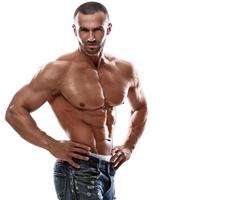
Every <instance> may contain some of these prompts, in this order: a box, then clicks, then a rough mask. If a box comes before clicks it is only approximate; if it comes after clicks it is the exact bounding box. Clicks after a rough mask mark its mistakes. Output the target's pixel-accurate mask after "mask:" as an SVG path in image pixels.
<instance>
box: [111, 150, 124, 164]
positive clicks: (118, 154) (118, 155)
mask: <svg viewBox="0 0 245 200" xmlns="http://www.w3.org/2000/svg"><path fill="white" fill-rule="evenodd" d="M121 155H122V152H121V151H118V152H117V153H115V154H114V155H113V156H112V157H111V160H110V161H111V162H112V163H114V162H116V161H117V159H118V158H119V157H120V156H121Z"/></svg>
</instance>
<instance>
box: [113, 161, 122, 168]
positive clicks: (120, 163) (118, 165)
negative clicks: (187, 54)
mask: <svg viewBox="0 0 245 200" xmlns="http://www.w3.org/2000/svg"><path fill="white" fill-rule="evenodd" d="M124 162H125V161H121V162H119V163H118V164H117V166H115V167H113V168H114V169H115V170H117V169H118V168H119V167H120V166H121V165H122V164H123V163H124Z"/></svg>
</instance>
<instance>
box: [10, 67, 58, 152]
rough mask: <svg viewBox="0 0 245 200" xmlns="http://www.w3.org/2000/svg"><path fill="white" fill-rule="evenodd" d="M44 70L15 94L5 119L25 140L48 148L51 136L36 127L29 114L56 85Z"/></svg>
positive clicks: (44, 99) (50, 93) (45, 99)
mask: <svg viewBox="0 0 245 200" xmlns="http://www.w3.org/2000/svg"><path fill="white" fill-rule="evenodd" d="M46 72H47V70H46V71H43V70H42V71H40V72H39V73H38V74H37V76H35V77H34V78H33V79H32V81H31V82H30V83H29V84H28V85H26V86H24V87H23V88H21V89H20V90H19V91H18V92H17V93H16V94H15V96H14V97H13V99H12V101H11V102H10V105H9V107H8V109H7V111H6V120H7V122H8V123H9V124H10V125H11V126H12V127H13V128H14V129H15V130H16V131H17V132H18V133H19V134H20V136H21V137H23V138H24V139H25V140H27V141H28V142H30V143H32V144H34V145H36V146H39V147H42V148H45V149H47V150H48V149H49V144H50V142H51V141H52V138H51V137H49V136H48V135H46V134H45V133H44V132H43V131H41V130H40V129H39V128H38V126H37V124H36V122H35V121H34V119H33V118H32V117H31V114H30V113H31V112H33V111H34V110H36V109H38V108H39V107H40V106H41V105H42V104H44V103H45V102H46V101H47V98H48V97H49V96H50V95H52V92H54V91H55V88H56V85H55V84H54V82H52V81H51V76H50V77H49V75H47V73H46ZM49 79H50V80H49Z"/></svg>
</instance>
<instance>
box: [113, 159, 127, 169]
mask: <svg viewBox="0 0 245 200" xmlns="http://www.w3.org/2000/svg"><path fill="white" fill-rule="evenodd" d="M123 162H125V159H124V157H123V156H120V157H119V158H118V159H117V160H116V162H115V163H113V164H112V166H113V167H114V168H115V169H118V168H119V166H121V164H122V163H123Z"/></svg>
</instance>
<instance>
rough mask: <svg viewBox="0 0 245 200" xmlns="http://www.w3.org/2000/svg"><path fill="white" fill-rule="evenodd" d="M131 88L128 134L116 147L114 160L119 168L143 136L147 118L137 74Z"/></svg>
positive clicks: (129, 92) (144, 100) (129, 93)
mask: <svg viewBox="0 0 245 200" xmlns="http://www.w3.org/2000/svg"><path fill="white" fill-rule="evenodd" d="M133 82H134V83H133V85H132V86H131V87H130V88H129V91H128V99H129V102H130V105H131V108H132V111H131V118H130V125H129V131H128V136H127V138H126V140H125V142H124V144H123V145H122V146H119V147H115V148H114V156H113V157H112V162H113V165H114V167H115V168H116V169H117V168H119V167H120V166H121V165H122V164H123V162H125V161H126V160H128V159H129V158H130V156H131V153H132V151H133V149H134V148H135V145H136V144H137V142H138V140H139V138H140V137H141V135H142V133H143V131H144V127H145V124H146V120H147V102H146V98H145V96H144V94H143V92H142V89H141V86H140V84H139V79H138V76H137V75H136V76H135V78H134V81H133Z"/></svg>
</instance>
